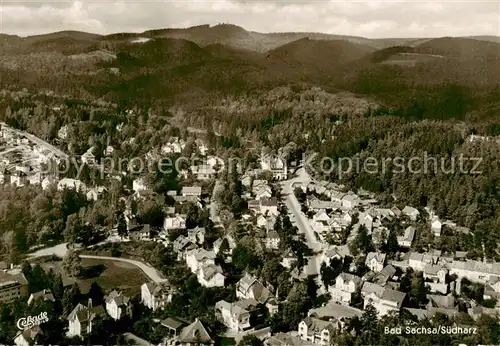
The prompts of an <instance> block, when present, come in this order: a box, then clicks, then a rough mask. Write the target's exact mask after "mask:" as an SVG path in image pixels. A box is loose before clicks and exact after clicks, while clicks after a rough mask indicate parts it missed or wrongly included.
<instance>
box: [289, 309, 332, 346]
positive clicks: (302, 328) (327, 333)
mask: <svg viewBox="0 0 500 346" xmlns="http://www.w3.org/2000/svg"><path fill="white" fill-rule="evenodd" d="M338 328H339V326H338V325H337V324H336V323H334V322H330V321H323V320H320V319H319V318H315V317H310V316H309V317H306V318H305V319H303V320H302V321H301V322H300V323H299V330H298V332H299V337H300V338H301V339H302V340H305V341H309V342H312V343H313V344H315V345H320V346H330V339H331V337H332V336H333V334H334V333H335V331H336V330H337V329H338Z"/></svg>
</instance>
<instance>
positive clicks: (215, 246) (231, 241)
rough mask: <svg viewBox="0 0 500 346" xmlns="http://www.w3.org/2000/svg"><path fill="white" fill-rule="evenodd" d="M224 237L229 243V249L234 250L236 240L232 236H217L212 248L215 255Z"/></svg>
mask: <svg viewBox="0 0 500 346" xmlns="http://www.w3.org/2000/svg"><path fill="white" fill-rule="evenodd" d="M224 239H225V240H227V242H228V244H229V251H231V252H232V251H233V250H234V248H235V247H236V241H235V240H234V238H233V237H232V236H231V235H229V234H228V235H226V236H225V237H224V238H218V239H217V240H216V241H214V243H213V250H214V252H215V254H216V255H217V254H218V253H219V250H220V247H221V245H222V242H223V241H224Z"/></svg>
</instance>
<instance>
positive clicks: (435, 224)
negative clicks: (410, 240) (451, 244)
mask: <svg viewBox="0 0 500 346" xmlns="http://www.w3.org/2000/svg"><path fill="white" fill-rule="evenodd" d="M442 228H443V224H442V223H441V221H439V220H438V219H434V220H433V221H432V222H431V232H432V234H434V236H435V237H440V236H441V230H442Z"/></svg>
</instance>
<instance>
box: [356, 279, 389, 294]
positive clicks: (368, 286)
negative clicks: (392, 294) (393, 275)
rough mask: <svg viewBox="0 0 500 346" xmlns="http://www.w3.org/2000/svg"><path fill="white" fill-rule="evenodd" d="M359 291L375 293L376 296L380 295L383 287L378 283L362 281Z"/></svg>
mask: <svg viewBox="0 0 500 346" xmlns="http://www.w3.org/2000/svg"><path fill="white" fill-rule="evenodd" d="M361 293H363V294H370V293H375V295H376V296H377V297H381V296H382V294H383V293H384V288H383V287H382V286H380V285H377V284H373V283H371V282H368V281H366V282H365V283H363V287H362V288H361Z"/></svg>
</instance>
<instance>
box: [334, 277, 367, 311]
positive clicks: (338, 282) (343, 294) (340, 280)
mask: <svg viewBox="0 0 500 346" xmlns="http://www.w3.org/2000/svg"><path fill="white" fill-rule="evenodd" d="M361 285H362V280H361V278H360V277H359V276H356V275H353V274H349V273H340V275H339V276H337V278H336V279H335V286H330V287H328V292H330V295H331V297H332V300H334V301H337V302H340V303H344V304H349V303H350V302H351V298H352V294H353V293H356V292H357V291H359V290H360V289H361Z"/></svg>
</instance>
